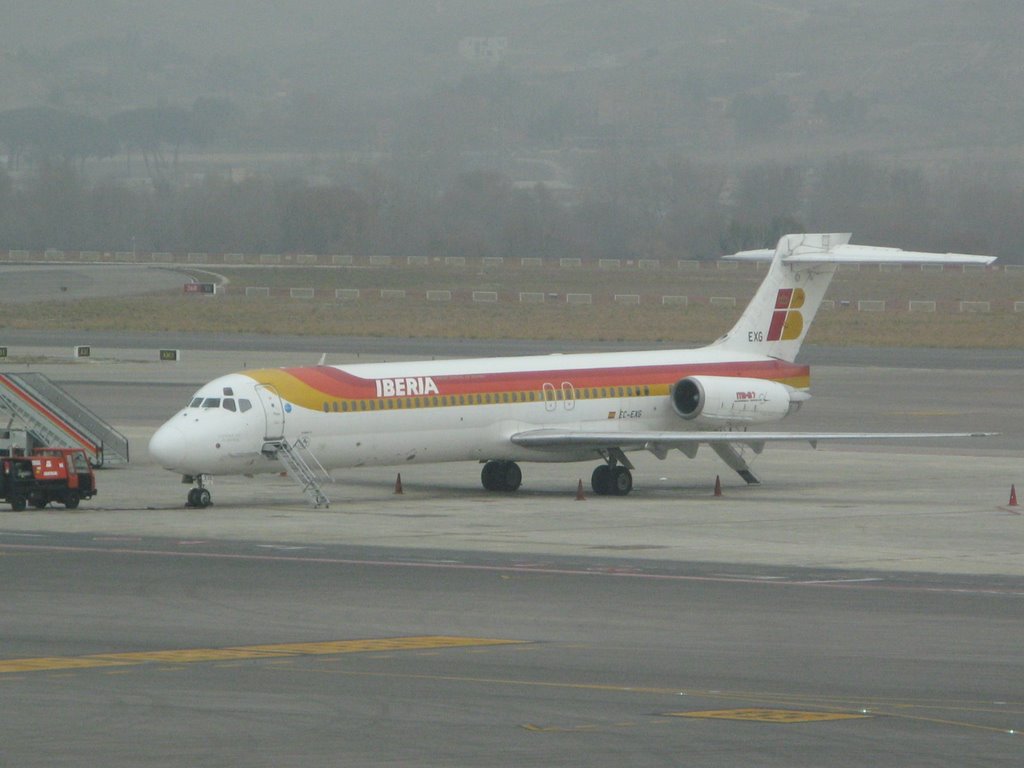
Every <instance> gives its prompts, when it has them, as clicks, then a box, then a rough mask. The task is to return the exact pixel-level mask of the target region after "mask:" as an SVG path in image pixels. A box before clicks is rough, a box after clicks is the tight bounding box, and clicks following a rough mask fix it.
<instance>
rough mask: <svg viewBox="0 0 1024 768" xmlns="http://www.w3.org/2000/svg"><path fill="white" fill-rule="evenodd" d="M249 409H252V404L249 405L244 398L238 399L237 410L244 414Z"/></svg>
mask: <svg viewBox="0 0 1024 768" xmlns="http://www.w3.org/2000/svg"><path fill="white" fill-rule="evenodd" d="M250 408H252V403H250V402H249V401H248V400H246V399H245V398H244V397H240V398H238V410H240V411H241V412H242V413H245V412H246V411H248V410H249V409H250Z"/></svg>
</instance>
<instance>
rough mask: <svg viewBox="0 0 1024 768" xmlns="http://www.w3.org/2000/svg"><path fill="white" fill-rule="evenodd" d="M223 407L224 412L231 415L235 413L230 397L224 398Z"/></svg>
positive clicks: (233, 402) (233, 403)
mask: <svg viewBox="0 0 1024 768" xmlns="http://www.w3.org/2000/svg"><path fill="white" fill-rule="evenodd" d="M223 405H224V410H225V411H231V412H232V413H234V412H235V401H234V400H232V399H231V398H230V397H226V398H224V403H223Z"/></svg>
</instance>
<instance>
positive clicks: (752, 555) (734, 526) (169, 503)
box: [0, 340, 1024, 576]
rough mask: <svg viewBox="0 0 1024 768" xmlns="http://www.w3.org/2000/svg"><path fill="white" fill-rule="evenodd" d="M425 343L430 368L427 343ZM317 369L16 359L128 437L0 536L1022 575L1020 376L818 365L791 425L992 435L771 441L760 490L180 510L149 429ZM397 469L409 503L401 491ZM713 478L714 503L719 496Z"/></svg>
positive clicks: (577, 471)
mask: <svg viewBox="0 0 1024 768" xmlns="http://www.w3.org/2000/svg"><path fill="white" fill-rule="evenodd" d="M186 341H187V340H186ZM194 341H195V340H194ZM198 343H201V341H197V344H198ZM426 346H427V343H425V347H426ZM429 349H430V351H431V352H432V353H434V354H435V355H438V353H439V350H438V349H437V343H436V342H431V343H429ZM443 353H444V350H440V354H443ZM1006 354H1007V355H1009V354H1011V353H1006ZM318 357H319V356H318V355H311V354H310V353H309V352H306V351H301V350H300V351H289V350H288V349H283V350H267V349H260V350H242V351H230V352H229V351H222V350H202V349H198V350H197V349H185V350H183V351H182V360H181V361H180V362H178V363H160V362H158V360H157V359H158V355H157V352H156V348H153V349H143V348H132V349H127V348H125V349H118V348H94V349H93V355H92V357H91V358H90V359H89V360H88V361H87V362H80V361H72V360H71V358H70V347H68V348H67V349H65V348H62V347H36V348H22V349H18V350H17V355H15V356H14V357H13V362H9V363H7V364H6V366H5V367H9V369H12V370H34V371H41V372H43V373H46V374H47V375H48V376H50V377H51V378H52V379H53V380H54V381H56V382H57V383H59V384H60V385H62V386H64V387H65V388H67V389H68V391H69V392H71V393H72V394H73V395H75V396H76V397H77V398H78V399H79V400H81V401H83V402H84V403H86V404H87V405H89V406H90V407H91V408H93V410H95V411H96V412H97V413H98V414H99V415H100V416H102V417H104V418H106V419H108V420H109V421H111V422H112V423H113V424H114V426H115V427H116V428H118V429H119V430H120V431H122V432H123V433H124V434H125V435H126V436H127V437H128V438H129V441H130V445H131V451H132V461H131V462H130V464H129V465H128V466H127V467H124V468H111V469H109V470H102V471H100V473H99V478H98V485H99V490H100V494H99V495H98V496H97V498H95V499H93V500H92V501H90V502H87V503H86V502H84V503H83V504H82V506H81V507H80V508H79V509H78V510H75V511H65V510H63V509H62V508H58V507H53V508H48V509H46V510H43V511H41V512H36V511H28V512H25V513H21V514H13V513H2V516H0V529H3V530H7V531H15V532H29V531H41V530H46V531H67V532H96V533H107V534H114V533H116V534H127V535H172V536H186V537H187V536H193V537H214V538H218V539H238V538H244V539H249V540H254V539H258V540H266V541H278V542H311V541H312V542H330V543H347V544H360V545H365V546H389V547H401V548H410V549H417V548H443V549H451V548H454V549H466V550H474V551H483V552H495V553H506V554H507V553H511V552H516V553H523V554H551V555H556V554H557V555H585V554H594V553H599V554H601V555H603V556H615V555H616V554H617V553H618V554H621V555H622V556H628V557H631V558H649V559H664V560H673V561H703V562H721V563H737V564H762V565H773V566H798V567H836V568H868V569H871V568H878V569H886V570H901V571H929V572H932V571H933V572H943V573H962V574H967V573H973V574H1005V575H1014V576H1024V518H1022V516H1021V514H1020V510H1019V509H1018V508H1015V507H1012V506H1009V504H1008V502H1009V497H1010V491H1011V487H1012V486H1014V485H1016V486H1020V487H1021V488H1022V490H1024V462H1022V461H1021V458H1022V456H1021V448H1022V447H1024V442H1022V438H1021V436H1022V435H1024V419H1022V417H1021V409H1020V407H1019V406H1017V405H1016V403H1017V393H1019V392H1021V391H1024V372H1022V371H1021V370H1020V369H1019V368H1018V369H1015V368H1013V367H1011V366H1006V367H1002V368H997V369H990V370H964V369H950V370H946V371H938V372H937V371H935V370H934V369H924V368H906V367H897V368H892V367H871V366H859V367H844V366H834V365H832V366H815V367H813V368H812V392H815V393H816V396H815V397H814V398H813V399H812V400H811V402H810V403H808V404H807V406H806V407H805V409H804V410H803V411H801V412H800V413H798V414H797V415H795V416H794V417H791V419H789V420H787V421H786V422H783V425H784V426H783V428H785V429H790V430H794V431H795V430H817V429H828V430H856V431H861V430H863V431H872V430H878V431H890V430H898V431H903V430H907V431H959V430H963V431H978V430H992V431H996V430H998V431H1000V433H1001V434H1000V435H999V436H997V437H993V438H988V439H963V440H943V441H935V440H930V441H921V442H920V443H916V442H913V441H901V442H898V443H895V444H893V443H890V442H882V441H880V442H877V443H871V444H868V445H865V444H853V443H848V444H841V443H830V444H827V445H825V444H822V445H820V446H819V448H818V449H817V450H813V449H811V448H810V447H809V446H787V447H778V446H769V447H768V448H767V449H766V450H765V452H764V454H763V455H762V456H760V457H758V458H757V459H756V462H755V464H754V468H755V471H756V472H757V473H758V474H759V475H760V477H761V478H762V480H763V482H762V484H761V485H756V486H747V485H746V484H745V483H743V482H742V481H741V480H740V479H739V478H738V477H737V476H735V475H734V474H733V473H732V472H731V471H730V470H729V469H728V468H727V467H725V466H724V465H723V464H721V462H720V461H719V460H718V459H717V457H715V456H714V454H713V453H711V452H710V451H703V450H702V451H701V452H700V453H699V454H698V457H697V458H696V459H695V460H688V459H686V458H685V457H684V456H683V455H682V454H680V453H673V454H670V457H669V458H668V459H667V460H665V461H658V460H657V459H656V458H655V457H653V456H651V455H648V454H636V455H634V457H633V458H634V461H635V463H636V465H637V470H636V471H635V473H634V491H633V493H631V494H630V495H629V496H628V497H625V498H617V497H600V498H599V497H596V496H593V495H592V494H590V493H589V482H588V480H589V475H590V471H591V470H592V465H590V464H562V465H547V464H524V465H523V469H524V478H525V479H524V483H523V487H522V488H521V489H520V491H519V492H517V493H515V494H511V495H501V494H492V493H487V492H485V491H484V490H483V489H482V488H481V487H480V482H479V469H480V467H479V465H478V464H476V463H472V462H467V463H457V464H452V465H443V466H437V465H410V466H404V467H395V468H374V469H359V470H346V471H339V472H336V473H334V477H335V482H334V483H332V484H329V485H327V486H325V491H326V494H327V496H328V497H329V498H330V499H331V502H332V503H331V505H330V507H329V508H328V509H313V508H311V507H310V506H309V505H308V503H307V502H306V501H305V499H304V498H303V497H302V495H301V493H300V490H299V488H298V487H297V486H296V485H295V484H294V483H292V482H291V481H290V480H289V479H288V478H286V477H278V476H273V475H271V476H258V477H255V478H244V477H224V478H215V479H214V480H213V484H212V486H211V490H212V492H213V496H214V506H213V507H211V508H209V509H206V510H202V511H198V510H192V509H186V508H184V500H185V493H186V491H187V487H185V486H182V485H181V484H180V478H178V477H177V476H175V475H173V474H171V473H168V472H165V471H163V470H161V469H160V468H159V467H156V466H154V465H153V463H152V462H151V460H150V459H149V457H148V454H147V452H146V445H147V443H148V439H149V436H150V435H151V434H152V432H153V431H154V430H155V428H156V427H157V426H158V425H159V424H160V423H161V422H162V421H163V420H164V419H166V418H168V417H169V416H170V415H172V414H173V413H174V412H175V411H176V410H177V409H178V408H179V407H181V405H182V403H184V402H186V400H187V398H188V396H189V395H190V394H191V393H192V392H193V391H194V390H195V389H196V388H198V387H199V386H200V385H201V384H202V383H203V382H205V381H206V380H208V379H210V378H213V377H215V376H217V375H220V374H221V373H224V372H228V371H232V370H243V369H245V368H247V367H263V366H265V365H299V364H309V363H311V362H316V359H315V358H318ZM382 357H387V359H396V358H397V357H398V356H396V355H388V356H374V355H370V354H366V353H363V352H360V353H356V354H355V355H351V354H350V355H348V356H346V355H345V354H343V353H332V354H329V355H328V359H329V362H332V363H335V362H345V361H346V359H350V360H353V361H356V360H358V361H360V362H363V361H367V360H371V359H381V358H382ZM19 360H21V361H30V362H18V361H19ZM818 392H821V393H823V394H817V393H818ZM965 392H967V393H969V396H967V397H965V396H964V393H965ZM865 393H868V396H865ZM399 473H401V479H402V487H403V490H404V493H402V494H395V493H394V488H395V481H396V479H397V476H398V474H399ZM716 477H720V478H721V483H722V487H723V494H722V496H721V497H714V496H713V494H712V491H713V488H714V484H715V480H716ZM581 479H582V480H583V485H584V488H585V495H586V498H585V500H582V501H581V500H577V498H576V490H577V487H578V482H579V480H581Z"/></svg>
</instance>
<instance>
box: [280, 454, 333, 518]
mask: <svg viewBox="0 0 1024 768" xmlns="http://www.w3.org/2000/svg"><path fill="white" fill-rule="evenodd" d="M263 454H264V455H265V456H272V457H275V458H276V459H277V460H278V461H280V462H281V464H282V465H283V466H284V468H285V470H287V472H288V476H289V477H290V478H292V479H293V480H294V481H295V482H296V483H298V484H299V485H300V486H301V487H302V492H303V493H304V494H305V495H306V498H307V499H309V500H310V502H312V504H313V506H314V507H316V508H320V507H329V506H330V505H331V500H330V499H328V498H327V495H326V494H325V493H324V492H323V489H322V488H321V487H320V479H321V478H323V479H324V480H326V481H329V480H330V479H331V477H330V475H329V474H327V470H326V469H324V468H323V465H322V464H320V462H319V461H317V459H316V456H314V455H313V454H312V452H311V451H309V439H308V438H306V437H300V438H299V439H298V440H296V441H295V442H294V443H289V442H288V441H287V440H286V439H285V438H283V437H282V438H281V439H280V440H268V441H267V442H265V443H264V444H263ZM303 454H305V455H306V457H308V461H307V459H306V458H305V457H304V456H303ZM310 464H312V465H313V467H315V468H316V469H315V470H314V469H313V467H310ZM318 475H319V477H318Z"/></svg>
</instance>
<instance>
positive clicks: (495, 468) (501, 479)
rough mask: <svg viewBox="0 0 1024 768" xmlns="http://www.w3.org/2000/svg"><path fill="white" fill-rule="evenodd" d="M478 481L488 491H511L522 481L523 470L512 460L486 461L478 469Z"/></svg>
mask: <svg viewBox="0 0 1024 768" xmlns="http://www.w3.org/2000/svg"><path fill="white" fill-rule="evenodd" d="M480 482H481V483H482V484H483V486H484V488H485V489H486V490H488V491H504V492H506V493H511V492H512V491H515V490H517V489H518V488H519V486H520V485H522V483H523V471H522V470H521V469H520V468H519V465H518V464H516V463H515V462H514V461H488V462H487V463H486V464H484V468H483V469H482V470H481V471H480Z"/></svg>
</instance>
